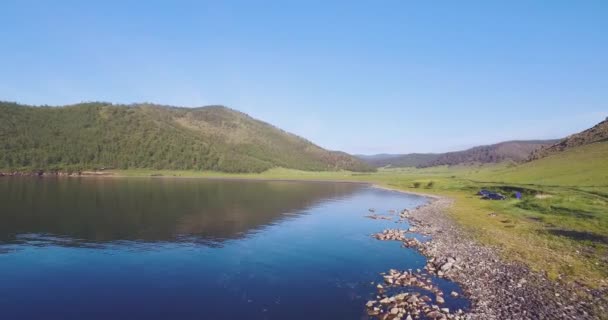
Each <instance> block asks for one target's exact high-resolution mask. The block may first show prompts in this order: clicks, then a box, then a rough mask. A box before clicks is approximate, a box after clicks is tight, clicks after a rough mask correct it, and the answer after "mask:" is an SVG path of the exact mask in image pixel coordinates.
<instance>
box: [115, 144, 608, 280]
mask: <svg viewBox="0 0 608 320" xmlns="http://www.w3.org/2000/svg"><path fill="white" fill-rule="evenodd" d="M601 147H602V148H603V149H601V150H600V151H599V152H595V151H597V149H592V150H585V149H582V150H576V152H569V153H564V155H560V156H559V157H550V158H546V159H543V160H539V161H535V162H532V163H528V164H525V165H519V166H513V165H510V166H509V165H494V166H469V167H450V168H448V167H434V168H427V169H414V168H408V169H394V170H380V171H378V172H375V173H353V172H348V171H341V172H307V171H297V170H287V169H272V170H269V171H266V172H264V173H261V174H226V173H218V172H201V171H163V170H160V171H156V170H128V171H116V172H114V173H115V174H116V175H120V176H131V177H136V176H139V177H150V176H169V177H172V176H175V177H200V178H247V179H289V180H328V181H336V180H340V181H360V182H371V183H375V184H378V185H380V186H385V187H390V188H395V189H400V190H404V191H411V192H422V193H428V194H436V195H443V196H448V197H450V198H453V199H454V200H455V202H454V206H453V207H452V208H451V211H450V213H449V214H450V215H452V216H453V218H454V219H455V220H456V221H457V222H458V223H459V224H460V225H462V227H463V228H465V229H466V230H468V231H470V233H471V234H472V235H473V236H474V237H476V238H477V239H478V240H479V241H480V242H482V243H485V244H488V245H492V246H496V247H498V248H500V249H501V252H502V253H503V255H504V257H505V258H507V259H509V260H515V261H520V262H522V263H525V264H527V265H528V266H530V267H531V268H533V269H535V270H541V271H545V272H546V273H547V275H548V276H549V277H550V278H553V279H558V278H563V279H565V280H575V281H579V282H582V283H585V284H587V285H591V286H597V285H598V284H599V283H600V281H605V279H606V278H607V277H608V271H607V270H606V269H605V265H606V264H608V210H607V209H606V208H608V183H607V181H608V179H607V177H606V174H607V172H608V168H606V166H607V162H606V161H605V160H604V159H605V158H604V157H606V156H608V155H607V153H608V143H607V144H606V145H602V146H601ZM592 151H593V152H592ZM572 164H577V165H574V166H573V165H572ZM578 164H580V166H579V165H578ZM580 167H583V168H582V169H581V168H580ZM481 188H487V189H492V190H495V191H499V192H502V193H503V194H506V195H512V194H513V193H514V192H515V191H520V192H522V194H523V199H522V200H516V199H513V198H512V197H511V198H510V199H508V200H505V201H488V200H481V199H479V197H477V196H476V195H475V193H476V192H477V191H478V190H479V189H481Z"/></svg>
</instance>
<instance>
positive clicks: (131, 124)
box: [0, 102, 370, 172]
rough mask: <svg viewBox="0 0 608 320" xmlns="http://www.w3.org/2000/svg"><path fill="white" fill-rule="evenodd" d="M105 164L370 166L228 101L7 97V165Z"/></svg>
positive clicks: (3, 131)
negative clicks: (55, 103)
mask: <svg viewBox="0 0 608 320" xmlns="http://www.w3.org/2000/svg"><path fill="white" fill-rule="evenodd" d="M102 167H105V168H116V169H129V168H151V169H180V170H218V171H225V172H261V171H264V170H267V169H270V168H273V167H285V168H293V169H300V170H320V171H323V170H352V171H369V170H370V167H369V166H367V165H366V164H364V163H363V162H361V161H360V160H358V159H356V158H354V157H352V156H350V155H348V154H346V153H343V152H335V151H327V150H325V149H322V148H320V147H319V146H316V145H315V144H313V143H311V142H310V141H307V140H305V139H303V138H300V137H298V136H296V135H293V134H290V133H288V132H285V131H283V130H280V129H278V128H276V127H274V126H272V125H270V124H267V123H265V122H262V121H259V120H256V119H253V118H252V117H249V116H248V115H246V114H244V113H241V112H238V111H235V110H232V109H229V108H226V107H223V106H208V107H201V108H193V109H190V108H177V107H169V106H160V105H151V104H138V105H128V106H127V105H113V104H110V103H97V102H96V103H82V104H77V105H70V106H63V107H47V106H42V107H33V106H24V105H18V104H15V103H7V102H0V168H2V169H13V170H15V169H16V170H29V169H45V170H72V169H93V168H102Z"/></svg>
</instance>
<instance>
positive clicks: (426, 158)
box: [356, 153, 440, 168]
mask: <svg viewBox="0 0 608 320" xmlns="http://www.w3.org/2000/svg"><path fill="white" fill-rule="evenodd" d="M439 156H440V155H439V154H435V153H409V154H376V155H356V157H358V158H359V159H361V160H363V161H365V162H366V163H367V164H369V165H371V166H373V167H376V168H381V167H399V168H404V167H419V166H423V165H425V164H427V163H429V162H432V161H434V160H435V159H437V158H438V157H439Z"/></svg>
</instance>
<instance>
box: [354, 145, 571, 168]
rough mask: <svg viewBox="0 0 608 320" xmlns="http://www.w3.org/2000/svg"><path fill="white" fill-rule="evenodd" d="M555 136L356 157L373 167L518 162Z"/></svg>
mask: <svg viewBox="0 0 608 320" xmlns="http://www.w3.org/2000/svg"><path fill="white" fill-rule="evenodd" d="M557 141H559V140H532V141H506V142H501V143H497V144H493V145H487V146H478V147H474V148H471V149H467V150H464V151H456V152H447V153H438V154H435V153H410V154H378V155H372V156H364V155H357V157H358V158H359V159H361V160H363V161H365V162H367V163H368V164H369V165H371V166H374V167H386V166H390V167H434V166H441V165H458V164H472V163H499V162H503V161H515V162H521V161H524V160H526V159H528V157H530V154H532V152H534V151H535V150H538V149H540V148H542V147H546V146H550V145H552V144H554V143H556V142H557Z"/></svg>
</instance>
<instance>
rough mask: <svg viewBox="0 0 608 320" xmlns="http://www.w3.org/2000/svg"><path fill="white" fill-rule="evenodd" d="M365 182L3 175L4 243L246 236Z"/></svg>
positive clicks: (215, 241)
mask: <svg viewBox="0 0 608 320" xmlns="http://www.w3.org/2000/svg"><path fill="white" fill-rule="evenodd" d="M360 188H361V185H356V184H347V183H295V182H288V181H264V182H261V181H223V182H222V183H218V182H217V181H209V180H201V179H171V178H163V179H158V178H156V179H155V178H149V179H148V178H140V179H113V178H81V179H78V178H44V179H37V178H3V179H0V203H1V204H2V211H1V212H0V243H4V244H7V243H23V242H27V243H28V244H32V245H43V244H45V243H47V244H53V245H60V246H83V245H87V246H91V245H92V243H107V242H115V241H124V240H127V241H145V242H157V241H191V242H196V243H200V244H206V245H211V246H217V245H220V244H221V242H222V241H224V240H226V239H235V238H240V237H243V236H244V235H247V234H249V233H251V232H253V231H255V230H258V229H260V228H263V227H264V226H268V225H270V224H273V223H276V222H278V221H280V220H282V219H286V218H289V217H290V215H292V214H295V215H299V214H302V212H304V209H306V208H308V207H311V206H313V205H314V204H316V203H319V202H321V201H324V200H327V199H334V198H340V197H344V196H347V195H350V194H352V193H354V192H355V191H356V190H358V189H360Z"/></svg>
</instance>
